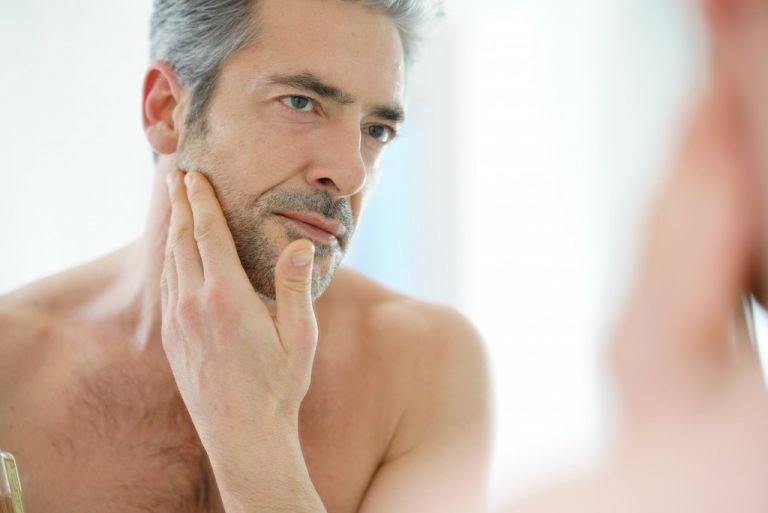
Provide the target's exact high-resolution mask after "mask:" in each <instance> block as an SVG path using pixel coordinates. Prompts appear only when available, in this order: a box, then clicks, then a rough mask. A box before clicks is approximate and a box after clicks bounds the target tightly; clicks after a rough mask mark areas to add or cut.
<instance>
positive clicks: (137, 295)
mask: <svg viewBox="0 0 768 513" xmlns="http://www.w3.org/2000/svg"><path fill="white" fill-rule="evenodd" d="M174 167H175V160H172V159H169V158H164V159H163V158H161V160H160V161H159V162H158V165H157V169H156V170H155V174H154V184H153V186H152V198H151V204H150V209H149V215H148V217H147V221H146V224H145V229H144V234H143V236H142V237H141V239H139V240H138V241H136V242H134V243H132V244H130V245H129V246H127V247H125V248H123V249H121V250H119V251H117V252H116V253H114V254H112V255H110V256H108V257H107V258H106V260H107V262H105V263H106V267H107V268H108V269H110V271H108V275H109V278H108V281H107V283H106V286H105V287H104V289H103V292H102V293H100V294H99V297H98V298H95V300H94V301H93V302H91V304H92V306H91V308H89V309H88V310H89V311H87V312H86V313H85V314H86V316H87V317H88V318H90V320H92V321H95V322H97V323H98V324H101V325H103V326H109V327H112V328H114V327H117V329H118V330H119V332H120V335H121V338H122V337H126V338H128V339H129V340H131V341H133V343H134V345H135V347H134V349H136V350H138V351H140V352H141V353H155V352H157V351H162V340H161V325H162V314H161V298H160V279H161V277H162V273H163V262H164V259H165V244H166V239H167V235H168V223H169V220H170V213H171V208H170V202H169V199H168V192H167V188H166V185H165V177H166V176H167V174H168V173H169V172H170V171H171V170H172V169H174ZM100 321H101V322H100Z"/></svg>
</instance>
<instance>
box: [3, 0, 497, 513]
mask: <svg viewBox="0 0 768 513" xmlns="http://www.w3.org/2000/svg"><path fill="white" fill-rule="evenodd" d="M260 6H261V7H260V9H261V10H260V14H261V25H260V26H261V28H262V32H261V36H260V38H259V41H258V44H256V45H253V46H251V47H248V48H246V49H244V50H243V51H241V52H240V53H238V54H237V55H235V56H233V57H232V58H231V59H230V60H228V61H226V62H225V63H224V64H223V65H222V68H221V77H220V81H219V83H218V85H217V88H216V90H215V93H214V96H213V97H212V99H211V102H210V104H209V106H208V131H207V133H206V135H205V138H204V139H200V137H199V136H196V135H195V134H193V133H191V132H190V130H189V127H187V126H186V125H185V123H184V117H185V112H186V111H185V108H186V105H188V103H189V98H188V94H187V91H186V89H185V88H184V87H183V86H182V85H180V84H179V82H178V80H177V79H176V77H175V76H174V74H173V71H172V69H171V68H170V67H169V66H168V65H167V64H166V63H163V62H157V63H153V64H152V66H151V67H150V69H149V71H148V73H147V76H146V79H145V86H144V95H143V117H144V127H145V132H146V135H147V139H148V141H149V143H150V145H151V146H152V148H153V150H154V151H155V152H156V153H157V154H158V155H159V159H158V163H157V169H156V171H155V176H156V178H155V187H154V189H153V196H152V207H151V211H150V213H149V216H148V221H147V227H146V231H145V234H144V236H143V237H142V238H141V239H140V240H138V241H136V242H135V243H133V244H131V245H129V246H128V247H126V248H123V249H121V250H119V251H117V252H115V253H114V254H111V255H108V256H107V257H104V258H102V259H100V260H97V261H95V262H90V263H87V264H84V265H83V266H81V267H79V268H76V269H73V270H70V271H67V272H65V273H62V274H60V275H57V276H53V277H51V278H48V279H45V280H43V281H41V282H39V283H35V284H31V285H30V286H28V287H25V288H23V289H21V290H19V291H16V292H14V293H12V294H10V295H7V296H4V297H3V298H0V334H2V335H0V353H1V354H3V358H2V359H0V390H1V391H2V392H1V393H0V441H2V444H3V449H4V450H9V451H11V452H13V453H14V454H15V455H16V457H17V461H18V463H19V467H20V470H21V473H22V481H23V487H24V492H25V500H26V503H27V508H28V511H30V512H31V513H35V512H42V511H54V510H55V511H62V512H66V511H78V512H83V513H87V512H91V511H93V512H97V511H98V512H101V511H105V510H109V511H113V512H118V513H120V512H132V511H146V510H151V511H226V512H227V513H233V512H239V511H249V512H251V511H270V512H281V511H286V512H288V511H290V512H316V511H329V512H353V511H359V512H364V513H378V512H390V511H400V512H409V511H413V512H423V511H429V510H436V511H449V512H450V511H457V512H458V511H479V510H481V509H482V508H483V502H484V493H485V481H486V477H487V466H488V452H489V451H488V440H489V424H490V422H489V414H488V381H487V371H486V366H485V357H484V354H483V350H482V346H481V343H480V341H479V337H478V335H477V333H476V332H475V330H474V329H473V328H472V327H471V326H470V325H469V324H468V323H467V322H466V321H464V320H463V319H462V318H461V317H459V316H458V315H457V314H455V313H454V312H452V311H450V310H448V309H445V308H442V307H436V306H433V305H428V304H424V303H421V302H418V301H414V300H412V299H409V298H406V297H403V296H401V295H398V294H396V293H394V292H391V291H388V290H386V289H384V288H382V287H381V286H379V285H377V284H375V283H373V282H371V281H370V280H368V279H366V278H364V277H362V276H360V275H357V274H355V273H353V272H352V271H349V270H346V269H340V270H339V271H338V272H336V274H335V275H334V276H333V279H332V280H331V281H330V282H329V285H328V286H327V290H324V291H323V290H321V289H322V288H323V285H322V283H323V279H324V278H330V276H331V275H332V271H333V267H334V259H337V258H339V257H340V253H339V251H337V250H335V249H333V248H331V250H329V249H328V248H327V247H322V246H320V245H317V244H313V243H311V242H310V241H308V240H303V239H301V238H297V236H296V229H294V228H290V229H289V228H288V227H287V226H288V225H287V224H286V223H285V222H282V221H280V222H278V221H277V220H275V219H273V218H270V217H268V216H267V217H264V218H263V219H264V221H263V225H262V227H263V228H264V232H265V233H266V234H267V235H268V238H267V242H268V243H269V245H270V249H271V250H272V251H273V252H274V255H275V258H274V261H273V262H271V263H270V267H269V268H268V271H269V273H270V276H271V277H272V283H273V285H274V296H275V297H274V300H272V298H271V297H270V294H268V293H266V292H268V291H263V290H258V289H254V287H253V285H254V283H253V282H254V280H253V274H252V272H253V269H246V268H245V267H244V265H243V263H242V261H241V259H240V258H239V255H238V253H237V246H236V239H237V233H236V232H237V230H236V229H233V228H234V224H235V223H233V225H232V226H230V223H228V217H230V218H231V217H232V215H233V214H236V213H243V214H244V215H245V217H243V219H248V216H249V215H251V212H250V211H249V210H248V205H249V204H250V202H251V201H253V200H254V199H258V198H262V197H266V196H268V195H270V194H273V193H275V192H282V191H291V192H294V193H299V194H304V195H307V194H314V193H318V192H320V193H322V194H323V195H326V196H328V197H330V198H332V200H333V201H340V200H344V201H345V202H346V203H347V204H348V206H349V211H350V212H351V215H352V217H353V220H354V221H355V222H356V220H357V219H358V216H359V214H360V211H361V208H362V205H363V203H364V198H365V196H366V194H368V193H369V192H370V189H369V188H368V187H366V184H370V183H372V182H373V181H375V178H376V173H377V168H378V163H379V160H380V157H381V152H382V150H383V144H382V143H381V141H380V140H378V139H377V138H374V137H371V132H370V131H369V130H368V128H369V127H370V126H372V125H384V124H386V125H387V126H389V125H391V120H390V119H386V116H382V115H381V113H382V110H381V109H380V108H379V107H381V106H398V105H400V104H402V95H403V59H402V52H401V48H400V43H399V36H398V35H397V31H396V29H395V27H394V25H393V24H392V22H391V21H390V20H389V19H388V18H387V17H386V16H383V15H381V14H379V13H376V12H374V11H371V10H368V9H367V8H364V7H362V6H360V5H359V4H356V3H347V2H338V1H336V0H263V1H262V2H261V3H260ZM296 12H302V13H304V14H305V16H294V15H293V14H295V13H296ZM289 34H290V36H288V35H289ZM303 72H311V73H312V74H313V75H315V76H317V77H322V79H323V80H324V81H326V82H328V83H330V84H333V85H335V86H337V87H338V88H340V89H342V90H343V91H345V92H347V93H349V95H350V96H351V97H352V98H353V101H350V102H346V103H343V104H342V103H339V102H333V101H329V100H328V99H327V98H314V100H315V101H316V104H317V105H316V106H317V107H318V109H317V111H313V112H312V113H311V114H309V115H305V114H297V113H296V112H295V111H294V110H292V109H289V108H288V107H289V105H287V104H286V101H285V100H286V98H288V97H291V96H295V95H302V96H308V97H312V94H311V91H306V90H303V89H297V88H296V87H289V86H285V85H274V84H269V80H265V77H269V76H274V74H276V73H279V74H296V73H303ZM289 104H290V101H289ZM393 128H394V127H393ZM252 218H258V217H257V216H252ZM259 219H262V218H259ZM241 227H242V226H241ZM246 228H247V226H246ZM233 235H234V236H233ZM297 239H298V240H297ZM340 246H341V245H340ZM326 281H327V280H326ZM320 292H324V293H323V294H322V295H321V296H320V298H319V299H317V301H315V302H314V303H313V298H314V297H316V296H318V295H319V293H320Z"/></svg>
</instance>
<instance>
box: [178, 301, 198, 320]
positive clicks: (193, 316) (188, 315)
mask: <svg viewBox="0 0 768 513" xmlns="http://www.w3.org/2000/svg"><path fill="white" fill-rule="evenodd" d="M199 315H200V305H199V303H198V301H197V299H196V298H195V297H194V296H184V297H180V298H179V301H178V304H177V305H176V317H177V318H178V319H179V321H181V322H182V323H184V324H191V323H193V322H195V321H196V320H197V319H198V318H199Z"/></svg>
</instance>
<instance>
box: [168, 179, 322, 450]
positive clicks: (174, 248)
mask: <svg viewBox="0 0 768 513" xmlns="http://www.w3.org/2000/svg"><path fill="white" fill-rule="evenodd" d="M182 176H183V175H182V173H180V172H172V173H171V174H170V175H169V177H168V187H169V194H170V201H171V209H172V213H171V222H170V228H169V232H168V242H167V250H166V258H165V267H164V270H163V278H162V293H163V294H162V308H163V324H162V338H163V348H164V349H165V353H166V355H167V357H168V361H169V362H170V366H171V370H172V372H173V375H174V378H175V380H176V384H177V386H178V388H179V392H180V393H181V397H182V399H183V400H184V403H185V404H186V406H187V409H188V410H189V413H190V416H191V418H192V421H193V423H194V425H195V427H196V429H197V431H198V434H199V436H200V438H201V441H202V443H203V446H204V447H205V448H206V450H207V451H208V453H209V456H212V453H216V452H217V451H224V452H230V453H231V451H235V452H236V451H237V450H238V448H239V447H244V446H247V444H249V443H250V442H252V437H263V436H268V435H270V434H271V433H273V432H274V431H275V430H280V429H288V430H296V431H295V432H296V433H297V430H298V427H297V426H298V410H299V406H300V404H301V401H302V400H303V398H304V396H305V394H306V392H307V389H308V387H309V382H310V375H311V370H312V363H313V360H314V354H315V347H316V344H317V323H316V321H315V316H314V311H313V308H312V300H311V276H312V261H313V258H314V245H313V244H312V243H311V242H309V241H307V240H300V241H295V242H293V243H291V244H289V245H288V247H286V248H285V250H284V251H283V253H282V254H281V255H280V257H279V259H278V262H277V265H276V268H275V289H276V315H275V317H274V318H273V316H272V315H271V314H270V312H269V310H268V309H267V307H266V306H265V304H264V303H263V302H262V300H261V299H260V298H259V296H258V294H257V293H256V292H255V290H254V289H253V287H252V285H251V283H250V281H249V280H248V277H247V275H246V273H245V271H244V269H243V267H242V265H241V263H240V260H239V258H238V255H237V251H236V249H235V243H234V241H233V239H232V235H231V233H230V231H229V228H228V226H227V223H226V220H225V217H224V214H223V212H222V210H221V207H220V205H219V202H218V200H217V198H216V195H215V193H214V190H213V188H212V187H211V185H210V183H209V182H208V180H207V179H206V178H205V177H204V176H203V175H202V174H200V173H197V172H190V173H187V174H186V176H184V179H183V180H182ZM249 439H250V440H249ZM225 446H226V448H225ZM222 457H223V458H226V457H228V455H227V456H225V455H222Z"/></svg>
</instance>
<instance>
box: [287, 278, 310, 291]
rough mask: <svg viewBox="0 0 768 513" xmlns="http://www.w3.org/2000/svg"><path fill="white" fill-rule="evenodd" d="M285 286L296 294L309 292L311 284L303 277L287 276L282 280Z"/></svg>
mask: <svg viewBox="0 0 768 513" xmlns="http://www.w3.org/2000/svg"><path fill="white" fill-rule="evenodd" d="M282 283H283V288H284V289H285V290H287V291H288V292H292V293H294V294H306V293H308V292H309V288H310V284H309V281H307V280H306V279H305V278H303V277H293V276H286V277H284V278H283V280H282Z"/></svg>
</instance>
